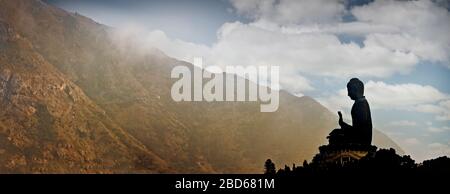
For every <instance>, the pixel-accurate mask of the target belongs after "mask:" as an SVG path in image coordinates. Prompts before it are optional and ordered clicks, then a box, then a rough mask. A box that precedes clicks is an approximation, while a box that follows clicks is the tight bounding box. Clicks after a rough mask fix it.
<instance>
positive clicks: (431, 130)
mask: <svg viewBox="0 0 450 194" xmlns="http://www.w3.org/2000/svg"><path fill="white" fill-rule="evenodd" d="M427 130H428V131H430V132H435V133H439V132H445V131H447V132H450V127H447V126H443V127H428V129H427Z"/></svg>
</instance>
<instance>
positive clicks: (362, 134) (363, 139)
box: [327, 78, 372, 145]
mask: <svg viewBox="0 0 450 194" xmlns="http://www.w3.org/2000/svg"><path fill="white" fill-rule="evenodd" d="M347 91H348V96H349V97H350V99H352V100H354V101H355V103H354V104H353V106H352V111H351V114H352V125H349V124H347V123H345V122H344V121H343V119H342V114H341V112H340V111H339V112H338V115H339V125H340V126H341V128H340V129H335V130H333V131H332V132H331V133H330V135H329V136H328V137H327V138H328V139H329V142H330V145H336V144H361V145H371V142H372V118H371V116H370V107H369V103H368V102H367V100H366V98H365V97H364V84H363V82H362V81H360V80H359V79H358V78H352V79H350V81H349V82H348V84H347Z"/></svg>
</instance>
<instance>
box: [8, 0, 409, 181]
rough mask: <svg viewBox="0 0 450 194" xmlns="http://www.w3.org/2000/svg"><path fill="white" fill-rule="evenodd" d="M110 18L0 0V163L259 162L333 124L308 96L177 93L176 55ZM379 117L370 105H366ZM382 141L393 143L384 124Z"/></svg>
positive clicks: (113, 168) (295, 154) (89, 167)
mask: <svg viewBox="0 0 450 194" xmlns="http://www.w3.org/2000/svg"><path fill="white" fill-rule="evenodd" d="M115 33H116V29H114V28H110V27H107V26H105V25H102V24H99V23H96V22H95V21H93V20H91V19H89V18H86V17H84V16H81V15H79V14H76V13H69V12H66V11H64V10H62V9H59V8H57V7H53V6H50V5H47V4H45V3H44V2H41V1H38V0H15V1H10V0H0V43H1V44H0V51H1V52H0V103H1V107H2V108H1V109H0V161H1V162H0V172H57V173H63V172H81V173H97V172H104V173H110V172H148V173H158V172H169V173H170V172H178V173H186V172H194V173H202V172H217V173H220V172H231V173H249V172H261V169H262V168H261V164H262V163H263V162H264V161H265V160H266V159H267V158H272V160H273V161H274V162H275V163H277V164H291V163H292V162H296V163H300V162H302V161H303V160H305V159H308V160H309V159H311V158H312V156H313V155H314V154H315V153H316V152H317V151H318V150H317V149H318V146H319V145H322V144H324V143H325V142H326V139H325V137H326V136H327V134H328V133H329V132H330V131H331V130H332V129H334V128H335V127H337V126H336V124H337V120H336V117H335V115H334V114H332V113H331V112H330V111H328V110H327V109H326V108H325V107H323V106H322V105H320V104H319V103H318V102H316V101H315V100H314V99H312V98H310V97H307V96H304V97H296V96H293V95H291V94H289V93H287V92H284V91H282V92H281V93H280V107H279V109H278V111H276V112H273V113H261V112H260V110H259V109H260V107H259V102H213V103H208V102H174V101H173V100H172V98H171V96H170V88H171V86H172V84H173V83H174V82H175V81H176V80H174V79H171V78H170V72H171V70H172V68H173V67H174V66H177V65H184V66H186V67H188V68H190V69H193V68H195V67H194V66H193V65H192V64H189V63H186V62H183V61H178V60H176V59H173V58H170V57H168V56H166V55H165V54H164V53H162V52H161V51H159V50H157V49H149V50H145V51H143V50H142V49H141V48H140V47H139V45H138V44H134V43H133V41H128V40H126V39H125V40H121V41H118V40H117V37H116V36H114V34H115ZM374 116H376V115H374ZM374 142H375V143H376V144H377V146H380V147H393V148H395V149H397V150H400V148H399V147H398V146H397V145H396V144H395V143H394V142H393V141H392V140H390V139H389V138H388V137H387V136H385V135H384V134H382V133H381V132H378V131H375V132H374Z"/></svg>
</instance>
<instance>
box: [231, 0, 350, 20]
mask: <svg viewBox="0 0 450 194" xmlns="http://www.w3.org/2000/svg"><path fill="white" fill-rule="evenodd" d="M341 2H342V1H339V0H314V1H311V0H246V1H242V0H231V3H232V4H233V6H234V8H235V10H236V12H237V13H238V14H241V15H244V16H247V17H249V18H251V19H254V20H266V21H270V22H274V23H278V24H297V23H323V22H336V21H340V20H341V17H342V16H343V15H344V14H345V12H346V10H345V7H344V5H343V4H342V3H341Z"/></svg>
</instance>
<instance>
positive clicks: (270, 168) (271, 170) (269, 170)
mask: <svg viewBox="0 0 450 194" xmlns="http://www.w3.org/2000/svg"><path fill="white" fill-rule="evenodd" d="M264 169H265V172H264V174H275V173H276V170H275V169H276V168H275V164H274V163H273V162H272V160H271V159H267V160H266V163H265V164H264Z"/></svg>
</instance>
